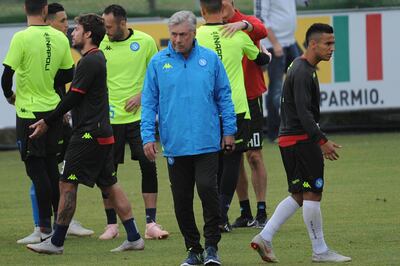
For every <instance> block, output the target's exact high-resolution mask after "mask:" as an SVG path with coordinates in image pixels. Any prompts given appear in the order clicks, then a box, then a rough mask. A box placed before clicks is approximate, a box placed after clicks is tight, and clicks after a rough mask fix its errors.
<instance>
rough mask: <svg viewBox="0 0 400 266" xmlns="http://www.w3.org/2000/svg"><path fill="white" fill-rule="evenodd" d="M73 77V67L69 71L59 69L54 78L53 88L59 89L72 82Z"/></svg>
mask: <svg viewBox="0 0 400 266" xmlns="http://www.w3.org/2000/svg"><path fill="white" fill-rule="evenodd" d="M73 77H74V67H71V68H70V69H59V70H58V71H57V74H56V76H55V78H54V88H59V87H62V86H64V85H65V84H67V83H68V82H71V81H72V78H73Z"/></svg>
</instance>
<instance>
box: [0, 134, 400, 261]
mask: <svg viewBox="0 0 400 266" xmlns="http://www.w3.org/2000/svg"><path fill="white" fill-rule="evenodd" d="M331 138H332V139H333V140H334V141H336V142H337V143H340V144H342V145H343V148H342V150H341V151H340V155H341V158H340V160H339V161H336V162H327V163H326V187H325V193H324V198H323V203H322V211H323V218H324V229H325V230H324V231H325V238H326V241H327V243H328V245H329V246H330V247H331V248H332V249H335V250H337V251H340V252H343V254H345V255H349V256H351V257H352V258H353V262H352V263H351V264H349V265H400V197H399V195H398V194H399V188H400V186H399V176H400V155H399V152H398V150H397V149H398V147H399V146H400V133H381V134H361V135H333V136H331ZM263 151H264V155H265V162H266V165H267V167H268V174H269V180H268V210H267V211H268V213H269V214H272V212H273V210H274V209H275V207H276V205H277V203H278V202H279V201H280V200H281V199H282V198H283V197H285V196H286V195H287V192H286V181H285V176H284V171H283V168H282V163H281V159H280V155H279V151H278V148H277V146H276V145H272V144H268V143H267V144H265V148H264V150H263ZM157 163H158V164H157V165H158V172H159V208H158V222H159V223H161V224H162V225H163V226H164V227H165V228H166V229H167V230H168V231H169V232H170V233H171V237H170V238H169V239H167V240H165V241H146V248H145V250H144V251H141V252H127V253H123V254H111V253H110V252H109V250H110V249H112V248H114V247H116V246H118V245H119V244H120V243H121V242H122V241H123V240H124V238H125V234H124V233H123V232H122V234H121V236H120V237H119V238H118V239H115V240H112V241H106V242H102V241H99V240H97V237H98V236H99V234H100V233H101V232H102V230H103V227H104V223H105V217H104V212H103V208H102V203H101V197H100V193H99V191H98V190H97V189H89V188H86V187H83V186H82V187H80V188H79V193H78V207H77V213H76V216H75V217H76V218H77V219H78V220H79V221H81V222H82V223H83V224H84V225H85V226H87V227H90V228H92V229H93V230H95V236H93V237H90V238H75V237H70V238H68V239H67V241H66V242H65V251H64V255H62V256H47V255H38V254H34V253H32V252H30V251H28V250H27V249H26V248H25V247H24V246H23V245H17V244H16V242H15V241H16V240H17V239H19V238H21V237H23V236H25V235H27V234H28V233H31V231H32V218H31V208H30V201H29V195H28V189H29V185H30V181H29V180H28V178H27V177H26V175H25V171H24V167H23V165H22V163H21V162H20V160H19V156H18V154H17V152H2V153H0V178H1V179H0V180H1V186H0V225H1V226H0V265H128V264H129V265H152V266H157V265H179V264H180V262H181V261H182V260H183V258H184V257H185V256H186V254H185V248H184V244H183V239H182V237H181V235H180V233H179V229H178V226H177V223H176V220H175V216H174V214H173V207H172V199H171V192H170V190H169V182H168V177H167V171H166V165H165V160H164V159H163V158H162V157H161V156H160V157H159V158H158V161H157ZM139 175H140V174H139V167H138V165H137V163H136V162H130V161H128V162H127V163H126V164H125V165H123V166H122V167H121V168H120V171H119V180H120V183H121V184H122V186H123V187H124V188H125V191H126V192H127V193H128V197H129V199H130V201H131V203H132V204H133V209H134V214H135V217H136V219H137V223H138V226H139V228H140V230H141V232H142V233H143V231H144V209H143V201H142V199H141V195H140V178H139ZM251 195H252V198H251V201H252V205H253V206H252V207H254V205H255V204H254V203H255V202H254V198H253V193H252V194H251ZM195 202H196V214H197V221H198V224H199V225H201V226H202V217H201V210H200V205H199V201H198V199H197V198H196V200H195ZM253 211H254V209H253ZM238 213H239V208H238V203H237V200H236V198H235V199H234V201H233V203H232V207H231V211H230V218H231V220H233V219H234V218H235V217H236V216H237V215H238ZM121 227H122V226H121ZM121 229H122V228H121ZM122 231H123V229H122ZM258 232H259V230H258V229H252V228H250V229H240V230H235V231H234V232H232V233H230V234H224V235H223V237H222V240H221V242H220V246H219V248H220V252H219V253H220V256H221V259H222V262H223V265H237V266H241V265H262V264H264V263H263V262H262V261H261V260H260V258H259V257H258V255H257V254H256V253H255V252H254V251H252V250H251V249H250V248H249V242H250V240H251V238H252V237H253V236H254V235H255V234H256V233H258ZM274 247H275V252H276V255H277V256H278V258H279V259H280V261H281V265H310V264H311V263H310V261H311V244H310V241H309V239H308V235H307V233H306V229H305V226H304V224H303V221H302V216H301V211H299V212H297V213H296V214H295V215H294V217H292V218H291V220H289V221H288V223H287V224H286V225H284V226H283V227H282V229H281V231H280V232H278V234H277V235H276V237H275V239H274Z"/></svg>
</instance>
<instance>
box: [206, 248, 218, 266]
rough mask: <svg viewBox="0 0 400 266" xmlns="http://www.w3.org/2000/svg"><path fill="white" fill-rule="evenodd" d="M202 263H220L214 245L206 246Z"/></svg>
mask: <svg viewBox="0 0 400 266" xmlns="http://www.w3.org/2000/svg"><path fill="white" fill-rule="evenodd" d="M205 253H206V254H205V259H204V265H221V261H220V260H219V257H218V254H217V250H216V249H215V248H214V247H208V248H206V251H205Z"/></svg>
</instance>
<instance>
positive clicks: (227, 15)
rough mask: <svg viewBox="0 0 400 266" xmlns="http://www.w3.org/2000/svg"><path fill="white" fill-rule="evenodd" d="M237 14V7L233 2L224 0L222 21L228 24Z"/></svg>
mask: <svg viewBox="0 0 400 266" xmlns="http://www.w3.org/2000/svg"><path fill="white" fill-rule="evenodd" d="M234 14H235V7H234V6H233V3H232V0H222V19H223V20H224V22H227V21H228V20H229V19H231V18H232V17H233V15H234Z"/></svg>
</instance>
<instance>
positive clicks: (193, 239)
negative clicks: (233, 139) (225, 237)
mask: <svg viewBox="0 0 400 266" xmlns="http://www.w3.org/2000/svg"><path fill="white" fill-rule="evenodd" d="M167 162H168V173H169V179H170V182H171V190H172V196H173V199H174V207H175V216H176V219H177V221H178V225H179V229H180V230H181V233H182V235H183V237H184V239H185V245H186V248H187V250H189V249H191V250H192V251H193V252H196V253H200V252H203V248H202V246H201V244H200V233H199V230H198V228H197V226H196V221H195V217H194V212H193V197H194V185H195V184H196V187H197V193H198V194H199V197H200V200H201V204H202V207H203V218H204V228H203V229H204V238H205V247H206V248H207V247H210V246H212V247H215V248H217V245H218V242H219V240H220V239H221V233H220V231H219V228H218V223H219V220H220V210H219V199H218V190H217V171H218V154H217V153H207V154H200V155H192V156H181V157H173V158H172V157H169V158H167Z"/></svg>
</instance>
